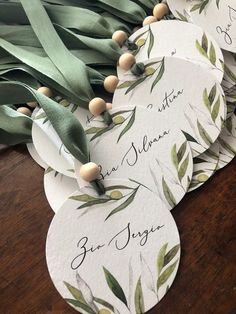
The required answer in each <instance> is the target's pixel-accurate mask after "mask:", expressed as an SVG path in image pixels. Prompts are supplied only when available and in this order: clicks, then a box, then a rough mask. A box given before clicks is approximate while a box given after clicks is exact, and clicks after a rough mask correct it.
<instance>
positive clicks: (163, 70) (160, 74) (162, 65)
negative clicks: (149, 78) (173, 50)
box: [151, 58, 165, 92]
mask: <svg viewBox="0 0 236 314" xmlns="http://www.w3.org/2000/svg"><path fill="white" fill-rule="evenodd" d="M164 72H165V59H164V58H163V59H162V62H161V66H160V70H159V72H158V75H157V77H156V78H155V80H154V82H153V83H152V87H151V92H152V91H153V89H154V87H155V86H156V85H157V83H158V82H159V81H160V80H161V79H162V76H163V74H164Z"/></svg>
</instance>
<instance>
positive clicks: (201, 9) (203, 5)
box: [199, 0, 209, 14]
mask: <svg viewBox="0 0 236 314" xmlns="http://www.w3.org/2000/svg"><path fill="white" fill-rule="evenodd" d="M208 2H209V0H205V1H203V2H202V5H201V7H200V10H199V14H201V13H202V11H203V10H204V9H205V7H206V6H207V4H208Z"/></svg>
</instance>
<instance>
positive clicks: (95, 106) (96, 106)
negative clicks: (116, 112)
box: [89, 97, 107, 117]
mask: <svg viewBox="0 0 236 314" xmlns="http://www.w3.org/2000/svg"><path fill="white" fill-rule="evenodd" d="M106 109H107V105H106V102H105V100H104V99H102V98H99V97H96V98H93V99H92V100H91V101H90V103H89V111H90V112H91V113H92V115H94V116H95V117H96V116H99V115H100V114H101V113H102V112H104V111H106Z"/></svg>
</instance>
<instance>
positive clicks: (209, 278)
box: [0, 146, 236, 314]
mask: <svg viewBox="0 0 236 314" xmlns="http://www.w3.org/2000/svg"><path fill="white" fill-rule="evenodd" d="M235 166H236V160H234V161H233V162H232V163H231V164H230V165H229V166H227V167H226V168H225V169H224V170H222V171H219V172H218V173H217V174H216V175H215V176H214V177H213V178H212V179H211V180H210V181H209V182H208V183H207V184H205V186H204V187H202V188H200V189H199V190H198V191H195V192H192V193H190V194H189V195H187V196H186V197H185V198H184V200H183V201H182V202H181V203H180V204H179V205H178V206H177V207H176V208H175V209H174V210H173V215H174V217H175V220H176V222H177V225H178V227H179V231H180V236H181V241H182V259H181V263H180V268H179V272H178V275H177V278H176V280H175V282H174V284H173V286H172V288H171V289H170V291H169V293H168V294H167V295H166V296H165V298H164V299H163V300H162V301H161V302H160V304H159V305H158V306H157V307H156V308H154V309H153V310H152V311H150V313H153V314H154V313H161V314H183V313H184V314H185V313H191V314H195V313H196V314H200V313H201V314H210V313H214V314H235V313H236V167H235ZM0 171H1V172H0V191H1V193H0V194H1V197H0V235H1V236H0V314H8V313H9V314H24V313H25V314H36V313H37V314H38V313H40V314H41V313H42V314H46V313H60V314H63V313H67V314H70V313H77V312H75V311H74V310H73V309H72V308H70V307H69V306H68V305H67V304H66V303H65V302H64V301H63V299H62V298H61V297H60V295H59V294H58V293H57V291H56V289H55V288H54V286H53V284H52V282H51V279H50V277H49V274H48V271H47V266H46V261H45V253H44V251H45V240H46V236H47V230H48V227H49V224H50V221H51V219H52V217H53V212H52V210H51V209H50V207H49V204H48V203H47V200H46V197H45V195H44V191H43V170H42V169H41V168H40V167H39V166H37V165H36V164H35V162H34V161H33V160H32V159H31V158H30V157H29V155H28V153H27V150H26V149H25V147H24V146H18V147H15V148H5V149H0Z"/></svg>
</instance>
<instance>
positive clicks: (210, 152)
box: [204, 149, 219, 161]
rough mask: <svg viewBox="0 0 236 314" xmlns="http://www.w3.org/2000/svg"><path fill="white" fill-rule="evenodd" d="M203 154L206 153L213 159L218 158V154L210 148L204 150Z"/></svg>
mask: <svg viewBox="0 0 236 314" xmlns="http://www.w3.org/2000/svg"><path fill="white" fill-rule="evenodd" d="M204 154H205V155H207V156H208V157H210V158H212V159H214V160H217V161H218V160H219V155H218V154H217V153H215V152H213V151H212V150H211V149H208V150H206V151H205V152H204Z"/></svg>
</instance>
